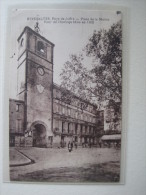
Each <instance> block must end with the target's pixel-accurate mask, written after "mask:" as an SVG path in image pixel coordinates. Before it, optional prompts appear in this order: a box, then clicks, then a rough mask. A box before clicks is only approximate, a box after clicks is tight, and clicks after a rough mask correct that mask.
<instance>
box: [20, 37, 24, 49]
mask: <svg viewBox="0 0 146 195" xmlns="http://www.w3.org/2000/svg"><path fill="white" fill-rule="evenodd" d="M23 43H24V39H23V38H22V39H21V42H20V45H21V47H22V46H23Z"/></svg>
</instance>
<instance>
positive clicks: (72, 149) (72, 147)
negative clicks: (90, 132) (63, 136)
mask: <svg viewBox="0 0 146 195" xmlns="http://www.w3.org/2000/svg"><path fill="white" fill-rule="evenodd" d="M71 150H73V142H71Z"/></svg>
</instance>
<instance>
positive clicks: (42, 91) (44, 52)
mask: <svg viewBox="0 0 146 195" xmlns="http://www.w3.org/2000/svg"><path fill="white" fill-rule="evenodd" d="M18 45H19V46H18V47H19V48H18V50H19V54H18V68H17V70H18V78H17V81H18V86H17V89H18V97H19V100H23V101H24V118H25V122H24V131H25V133H24V134H26V133H28V135H29V136H30V138H31V140H32V145H33V146H38V147H45V146H48V145H49V144H50V143H51V142H52V138H53V137H52V135H53V134H52V121H53V102H52V101H53V48H54V44H53V43H51V42H50V41H48V40H47V39H46V38H45V37H43V36H41V35H40V34H39V27H38V23H36V27H35V31H34V30H32V29H31V28H30V27H25V28H24V30H23V32H22V33H21V35H20V36H19V38H18Z"/></svg>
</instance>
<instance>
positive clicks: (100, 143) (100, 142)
mask: <svg viewBox="0 0 146 195" xmlns="http://www.w3.org/2000/svg"><path fill="white" fill-rule="evenodd" d="M101 146H102V141H101V139H100V140H99V147H100V148H101Z"/></svg>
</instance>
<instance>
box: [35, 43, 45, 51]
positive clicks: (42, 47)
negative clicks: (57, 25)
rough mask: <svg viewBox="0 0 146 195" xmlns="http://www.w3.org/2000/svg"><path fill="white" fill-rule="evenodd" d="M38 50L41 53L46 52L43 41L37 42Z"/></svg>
mask: <svg viewBox="0 0 146 195" xmlns="http://www.w3.org/2000/svg"><path fill="white" fill-rule="evenodd" d="M37 50H38V51H39V52H41V53H45V47H44V44H43V43H42V42H41V41H38V43H37Z"/></svg>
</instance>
